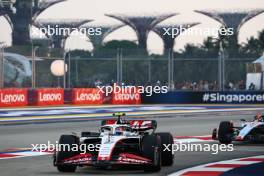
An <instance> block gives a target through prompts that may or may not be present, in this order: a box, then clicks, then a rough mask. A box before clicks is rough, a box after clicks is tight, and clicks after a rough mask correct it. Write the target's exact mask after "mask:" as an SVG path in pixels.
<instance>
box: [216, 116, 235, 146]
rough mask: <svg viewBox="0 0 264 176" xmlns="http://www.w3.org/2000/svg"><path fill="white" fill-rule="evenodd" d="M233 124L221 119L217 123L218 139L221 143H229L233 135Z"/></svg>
mask: <svg viewBox="0 0 264 176" xmlns="http://www.w3.org/2000/svg"><path fill="white" fill-rule="evenodd" d="M233 131H234V130H233V124H232V123H231V122H229V121H223V122H221V123H220V125H219V129H218V140H219V142H220V143H221V144H230V143H231V142H232V137H233Z"/></svg>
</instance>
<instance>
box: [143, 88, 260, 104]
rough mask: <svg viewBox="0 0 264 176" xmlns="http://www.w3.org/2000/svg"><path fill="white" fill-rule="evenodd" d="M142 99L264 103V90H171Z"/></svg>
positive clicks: (176, 101) (163, 101) (215, 102)
mask: <svg viewBox="0 0 264 176" xmlns="http://www.w3.org/2000/svg"><path fill="white" fill-rule="evenodd" d="M142 101H143V103H148V104H149V103H150V104H155V103H163V104H167V103H172V104H174V103H186V104H191V103H196V104H199V103H201V104H205V103H208V104H264V91H209V92H206V91H205V92H191V91H190V92H188V91H186V92H182V91H170V92H168V93H166V94H153V95H152V96H146V95H143V96H142Z"/></svg>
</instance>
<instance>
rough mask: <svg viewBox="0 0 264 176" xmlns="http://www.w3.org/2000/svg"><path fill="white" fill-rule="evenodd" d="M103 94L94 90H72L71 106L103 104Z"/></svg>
mask: <svg viewBox="0 0 264 176" xmlns="http://www.w3.org/2000/svg"><path fill="white" fill-rule="evenodd" d="M103 99H104V97H103V93H101V92H100V91H99V89H96V88H82V89H77V88H76V89H72V100H71V102H72V104H78V105H81V104H103Z"/></svg>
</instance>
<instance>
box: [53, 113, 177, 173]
mask: <svg viewBox="0 0 264 176" xmlns="http://www.w3.org/2000/svg"><path fill="white" fill-rule="evenodd" d="M113 115H114V116H117V119H113V120H103V121H102V125H101V128H100V130H99V133H96V132H82V133H81V137H78V136H77V135H62V136H61V137H60V140H59V146H64V150H61V149H60V150H58V149H57V151H56V152H55V153H54V166H56V167H57V169H58V170H59V171H60V172H74V171H75V170H76V168H77V166H96V167H102V168H108V167H111V166H118V165H129V166H140V167H141V166H142V167H143V169H144V171H146V172H158V171H159V170H160V169H161V166H170V165H172V164H173V159H174V155H173V153H172V152H171V151H169V150H164V148H165V146H168V145H172V144H173V143H174V140H173V137H172V135H171V134H170V133H155V130H156V128H157V122H156V121H154V120H129V121H127V120H125V118H124V116H125V114H124V113H114V114H113ZM65 145H66V146H70V149H74V147H75V150H65ZM76 146H77V147H76ZM85 147H86V148H85ZM76 148H79V149H78V150H77V149H76ZM83 148H85V152H84V151H81V150H80V149H83Z"/></svg>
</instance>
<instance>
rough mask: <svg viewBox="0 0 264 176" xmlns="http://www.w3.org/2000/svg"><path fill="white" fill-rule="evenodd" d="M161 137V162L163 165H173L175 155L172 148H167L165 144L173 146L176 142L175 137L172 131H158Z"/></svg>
mask: <svg viewBox="0 0 264 176" xmlns="http://www.w3.org/2000/svg"><path fill="white" fill-rule="evenodd" d="M157 135H159V137H160V139H161V164H162V165H163V166H171V165H172V164H173V159H174V155H173V154H172V151H171V150H169V151H168V150H167V149H166V147H165V146H170V149H172V146H173V144H174V141H173V137H172V135H171V134H170V133H157Z"/></svg>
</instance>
